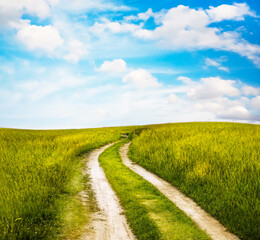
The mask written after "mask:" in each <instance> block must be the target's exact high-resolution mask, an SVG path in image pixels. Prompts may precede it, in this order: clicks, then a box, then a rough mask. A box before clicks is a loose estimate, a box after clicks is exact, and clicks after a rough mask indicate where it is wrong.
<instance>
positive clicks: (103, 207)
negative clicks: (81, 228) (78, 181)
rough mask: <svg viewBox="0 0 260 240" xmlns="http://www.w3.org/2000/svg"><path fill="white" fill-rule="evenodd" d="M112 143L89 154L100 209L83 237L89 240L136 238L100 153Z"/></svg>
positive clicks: (90, 172) (94, 190) (131, 239)
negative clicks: (107, 175)
mask: <svg viewBox="0 0 260 240" xmlns="http://www.w3.org/2000/svg"><path fill="white" fill-rule="evenodd" d="M111 145H112V144H108V145H106V146H104V147H102V148H100V149H97V150H94V151H93V152H92V153H91V154H89V155H88V161H87V167H88V174H89V176H90V181H91V185H92V189H93V192H94V194H95V197H96V201H97V206H98V210H97V211H96V212H95V213H94V214H93V216H92V220H91V223H90V225H89V226H88V229H87V231H86V232H85V234H84V236H83V237H82V238H81V239H88V240H134V239H135V237H134V235H133V233H132V232H131V229H130V227H129V226H128V223H127V220H126V217H125V216H124V215H123V210H122V207H121V206H120V204H119V200H118V198H117V196H116V194H115V193H114V191H113V190H112V188H111V186H110V185H109V183H108V181H107V179H106V176H105V173H104V171H103V169H102V168H101V167H100V165H99V162H98V158H99V155H100V154H101V153H102V152H103V151H104V150H105V149H106V148H108V147H109V146H111Z"/></svg>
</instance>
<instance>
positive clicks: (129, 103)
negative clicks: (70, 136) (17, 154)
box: [0, 0, 260, 129]
mask: <svg viewBox="0 0 260 240" xmlns="http://www.w3.org/2000/svg"><path fill="white" fill-rule="evenodd" d="M259 16H260V2H259V1H256V0H247V1H240V0H237V1H236V2H233V1H229V0H210V1H204V0H160V1H158V0H150V1H141V0H0V127H8V128H26V129H62V128H89V127H106V126H123V125H142V124H156V123H170V122H192V121H234V122H248V123H256V124H259V123H260V80H259V77H260V17H259Z"/></svg>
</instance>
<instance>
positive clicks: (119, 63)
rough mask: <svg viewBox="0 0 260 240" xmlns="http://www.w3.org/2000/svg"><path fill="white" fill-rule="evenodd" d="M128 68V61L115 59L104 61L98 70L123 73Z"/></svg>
mask: <svg viewBox="0 0 260 240" xmlns="http://www.w3.org/2000/svg"><path fill="white" fill-rule="evenodd" d="M126 70H127V67H126V62H125V61H124V60H123V59H114V60H113V61H104V62H103V64H102V65H101V66H100V68H99V69H98V71H100V72H104V73H112V74H113V73H114V74H118V73H123V72H125V71H126Z"/></svg>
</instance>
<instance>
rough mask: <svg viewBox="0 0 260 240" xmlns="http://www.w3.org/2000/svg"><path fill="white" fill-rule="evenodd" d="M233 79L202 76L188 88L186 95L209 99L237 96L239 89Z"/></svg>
mask: <svg viewBox="0 0 260 240" xmlns="http://www.w3.org/2000/svg"><path fill="white" fill-rule="evenodd" d="M235 83H236V82H235V81H234V80H223V79H221V78H220V77H209V78H202V79H201V81H200V82H199V83H197V84H196V85H195V86H193V87H192V88H190V90H189V91H188V93H187V95H188V97H190V98H192V99H211V98H217V97H221V96H231V97H232V96H239V95H240V91H239V89H237V88H236V87H234V84H235Z"/></svg>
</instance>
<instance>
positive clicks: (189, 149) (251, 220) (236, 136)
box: [130, 123, 260, 240]
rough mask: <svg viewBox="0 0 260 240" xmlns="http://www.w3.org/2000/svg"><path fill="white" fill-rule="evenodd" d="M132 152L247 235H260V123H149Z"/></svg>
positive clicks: (252, 237) (137, 138) (259, 236)
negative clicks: (151, 124)
mask: <svg viewBox="0 0 260 240" xmlns="http://www.w3.org/2000/svg"><path fill="white" fill-rule="evenodd" d="M130 156H131V159H132V160H134V161H135V162H137V163H138V164H140V165H142V166H143V167H145V168H147V169H149V170H150V171H152V172H154V173H156V174H157V175H159V176H160V177H162V178H164V179H166V180H167V181H169V182H170V183H172V184H173V185H175V186H177V187H178V188H179V189H180V190H181V191H183V192H184V193H185V194H187V195H188V196H190V197H191V198H193V199H194V200H195V201H196V202H197V203H199V205H201V206H202V207H203V208H204V209H205V210H206V211H207V212H209V213H210V214H211V215H213V216H215V217H216V218H218V219H219V220H220V221H221V222H222V223H223V224H224V225H225V226H226V227H227V228H228V229H229V230H230V231H232V232H233V233H235V234H237V235H238V236H239V237H241V238H242V239H254V240H256V239H260V160H259V156H260V126H259V125H253V124H238V123H179V124H166V125H157V126H156V125H155V126H149V128H148V129H147V130H143V131H142V133H141V134H140V135H139V136H135V137H134V138H133V142H132V145H131V147H130Z"/></svg>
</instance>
